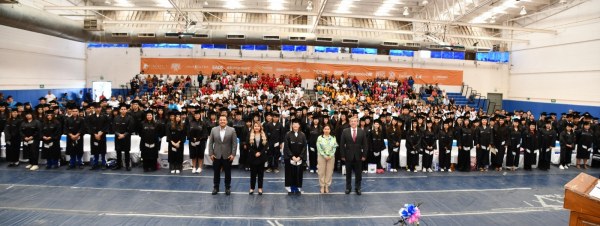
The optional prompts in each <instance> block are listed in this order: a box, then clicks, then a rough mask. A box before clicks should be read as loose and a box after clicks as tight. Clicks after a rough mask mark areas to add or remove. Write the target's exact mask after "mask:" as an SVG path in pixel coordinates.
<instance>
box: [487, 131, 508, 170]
mask: <svg viewBox="0 0 600 226" xmlns="http://www.w3.org/2000/svg"><path fill="white" fill-rule="evenodd" d="M508 130H509V128H508V126H505V125H504V126H500V125H496V126H495V127H494V148H496V150H497V153H496V154H494V153H492V159H491V160H492V166H493V167H498V168H501V167H502V163H503V162H504V155H505V153H506V147H507V145H508Z"/></svg>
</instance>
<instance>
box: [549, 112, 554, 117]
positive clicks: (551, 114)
mask: <svg viewBox="0 0 600 226" xmlns="http://www.w3.org/2000/svg"><path fill="white" fill-rule="evenodd" d="M548 115H550V116H556V113H554V112H550V114H548Z"/></svg>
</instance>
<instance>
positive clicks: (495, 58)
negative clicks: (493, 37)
mask: <svg viewBox="0 0 600 226" xmlns="http://www.w3.org/2000/svg"><path fill="white" fill-rule="evenodd" d="M509 57H510V53H509V52H489V53H477V54H475V60H477V61H487V62H499V63H508V60H509Z"/></svg>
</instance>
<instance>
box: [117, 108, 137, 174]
mask: <svg viewBox="0 0 600 226" xmlns="http://www.w3.org/2000/svg"><path fill="white" fill-rule="evenodd" d="M127 108H128V106H127V104H124V103H122V104H120V105H119V115H117V116H115V118H114V119H113V124H112V125H113V129H114V132H115V151H116V152H117V165H116V167H115V168H114V170H120V169H121V168H122V167H123V162H122V159H123V158H122V154H123V153H124V154H125V169H126V170H127V171H131V166H130V164H131V161H130V160H131V156H130V154H129V151H130V150H131V133H132V131H133V128H134V125H135V124H134V121H133V120H134V119H133V118H132V117H131V116H129V115H128V114H127Z"/></svg>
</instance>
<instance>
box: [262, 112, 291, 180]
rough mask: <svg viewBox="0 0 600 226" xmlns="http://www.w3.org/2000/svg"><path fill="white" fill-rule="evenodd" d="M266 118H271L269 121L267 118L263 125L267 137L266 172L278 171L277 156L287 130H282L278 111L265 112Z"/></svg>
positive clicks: (279, 153)
mask: <svg viewBox="0 0 600 226" xmlns="http://www.w3.org/2000/svg"><path fill="white" fill-rule="evenodd" d="M267 118H271V121H270V122H269V121H268V120H267V122H265V123H264V125H263V128H264V130H265V134H267V137H268V138H269V157H268V161H269V167H268V168H267V173H270V172H274V173H279V158H280V157H281V150H282V148H283V147H281V145H282V144H283V141H284V137H285V135H286V132H287V131H285V130H284V128H283V126H282V125H281V123H280V122H279V114H278V113H275V112H274V113H271V114H267Z"/></svg>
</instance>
